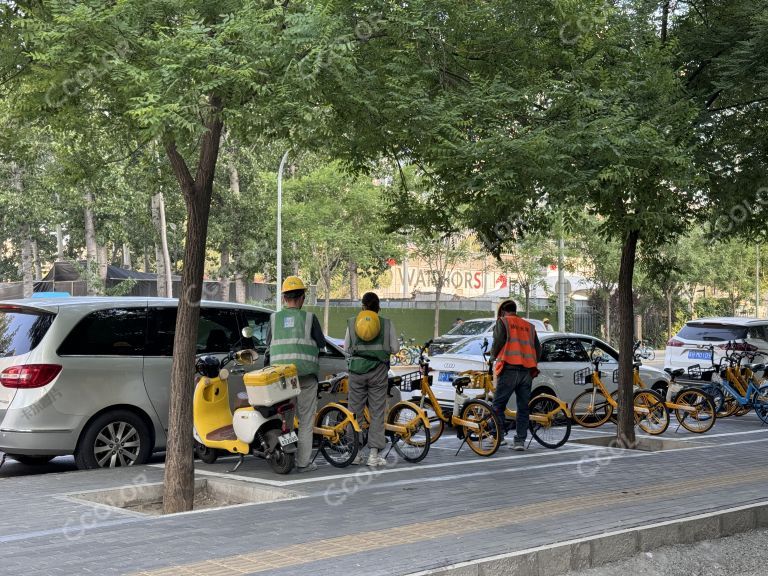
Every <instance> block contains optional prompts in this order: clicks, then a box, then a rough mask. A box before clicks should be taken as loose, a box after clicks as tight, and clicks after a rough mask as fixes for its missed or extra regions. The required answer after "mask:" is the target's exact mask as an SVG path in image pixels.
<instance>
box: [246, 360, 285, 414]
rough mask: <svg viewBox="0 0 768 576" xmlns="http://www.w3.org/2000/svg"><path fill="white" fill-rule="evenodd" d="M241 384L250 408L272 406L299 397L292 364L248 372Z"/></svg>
mask: <svg viewBox="0 0 768 576" xmlns="http://www.w3.org/2000/svg"><path fill="white" fill-rule="evenodd" d="M243 382H244V383H245V391H246V392H247V393H248V401H249V402H250V403H251V405H252V406H273V405H274V404H277V403H278V402H282V401H283V400H288V399H289V398H295V397H296V396H298V395H299V377H298V375H297V374H296V366H294V365H293V364H288V365H285V366H268V367H266V368H262V369H261V370H254V371H253V372H248V373H247V374H246V375H245V376H244V377H243Z"/></svg>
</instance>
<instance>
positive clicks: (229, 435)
mask: <svg viewBox="0 0 768 576" xmlns="http://www.w3.org/2000/svg"><path fill="white" fill-rule="evenodd" d="M206 440H213V441H215V442H221V441H222V440H237V435H236V434H235V429H234V427H233V426H232V424H230V425H228V426H222V427H221V428H217V429H216V430H213V431H212V432H209V433H208V435H207V436H206Z"/></svg>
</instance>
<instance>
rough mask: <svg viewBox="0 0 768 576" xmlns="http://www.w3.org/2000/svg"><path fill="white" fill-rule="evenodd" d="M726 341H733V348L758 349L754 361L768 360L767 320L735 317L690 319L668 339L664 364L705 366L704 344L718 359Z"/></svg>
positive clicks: (706, 356) (709, 355)
mask: <svg viewBox="0 0 768 576" xmlns="http://www.w3.org/2000/svg"><path fill="white" fill-rule="evenodd" d="M729 342H732V343H734V344H735V349H736V350H744V351H752V352H757V354H758V355H757V356H756V357H755V360H754V361H755V362H765V361H766V360H768V320H760V319H758V318H734V317H730V318H729V317H726V318H699V319H697V320H690V321H689V322H686V323H685V326H683V327H682V328H681V329H680V331H679V332H678V333H677V334H676V335H675V336H674V337H673V338H670V340H669V342H667V350H666V353H665V354H664V367H665V368H686V369H687V368H688V367H689V366H692V365H694V364H699V365H700V366H701V367H702V368H703V369H706V368H707V367H708V366H709V365H710V358H711V353H710V352H709V350H707V349H706V347H708V346H710V345H713V346H714V347H715V358H714V361H715V362H716V363H717V362H719V361H720V359H721V358H722V357H723V355H724V353H725V349H726V347H727V346H728V343H729Z"/></svg>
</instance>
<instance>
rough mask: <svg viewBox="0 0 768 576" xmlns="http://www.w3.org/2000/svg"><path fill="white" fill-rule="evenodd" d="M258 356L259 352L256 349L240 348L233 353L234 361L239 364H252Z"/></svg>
mask: <svg viewBox="0 0 768 576" xmlns="http://www.w3.org/2000/svg"><path fill="white" fill-rule="evenodd" d="M258 358H259V353H258V352H256V350H240V352H237V353H236V354H235V362H237V363H238V364H240V365H241V366H244V365H247V364H253V363H254V362H256V360H258Z"/></svg>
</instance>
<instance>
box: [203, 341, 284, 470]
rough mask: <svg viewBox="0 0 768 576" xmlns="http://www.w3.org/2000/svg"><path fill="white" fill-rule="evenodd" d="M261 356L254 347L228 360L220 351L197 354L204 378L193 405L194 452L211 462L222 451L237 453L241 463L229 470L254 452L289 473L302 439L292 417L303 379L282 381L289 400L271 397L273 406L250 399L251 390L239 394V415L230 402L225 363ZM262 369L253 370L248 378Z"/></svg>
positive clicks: (246, 360) (276, 467) (274, 467)
mask: <svg viewBox="0 0 768 576" xmlns="http://www.w3.org/2000/svg"><path fill="white" fill-rule="evenodd" d="M257 358H258V354H257V352H256V351H255V350H243V351H241V352H236V353H235V352H233V353H230V354H228V355H227V356H226V357H225V358H224V359H223V360H219V359H218V358H216V357H215V356H201V357H199V358H198V359H197V362H196V363H195V371H196V372H197V373H198V374H199V375H200V379H199V380H198V382H197V385H196V386H195V396H194V400H193V404H192V412H193V416H194V436H195V452H196V453H197V456H198V458H200V459H201V460H202V461H203V462H205V463H206V464H213V463H214V462H215V461H216V459H217V458H218V456H219V454H220V453H221V452H228V453H231V454H237V455H238V456H239V457H240V458H239V460H238V462H237V465H235V467H234V468H233V469H232V470H229V472H235V471H236V470H237V469H238V468H240V466H241V465H242V463H243V460H244V458H245V456H246V455H247V454H253V455H254V456H258V457H261V458H265V459H266V460H267V462H269V465H270V466H271V467H272V470H274V471H275V472H276V473H278V474H288V473H289V472H290V471H291V469H292V468H293V466H294V463H295V459H296V447H297V442H298V437H297V435H296V433H295V432H293V431H291V425H290V423H289V421H288V415H289V414H290V413H291V412H292V411H293V408H294V402H293V398H294V397H295V396H298V393H299V386H298V379H296V382H288V383H286V382H285V381H283V382H282V391H283V393H282V397H284V399H278V400H277V401H274V402H271V401H270V402H269V404H270V405H268V406H266V405H256V404H253V403H251V402H250V401H249V399H248V395H246V394H239V395H238V398H237V403H236V404H235V412H234V414H233V413H232V410H231V409H230V406H229V387H228V383H227V380H228V378H229V375H230V372H229V370H227V369H226V365H227V364H229V363H230V362H232V361H233V360H234V361H235V362H237V364H239V365H249V364H253V363H254V362H255V361H256V359H257ZM266 370H269V369H266ZM244 371H245V370H243V372H244ZM259 372H261V371H257V372H251V373H250V374H249V375H248V377H250V376H251V375H254V374H255V375H257V374H258V373H259ZM294 388H295V389H294ZM294 392H295V393H294Z"/></svg>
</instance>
